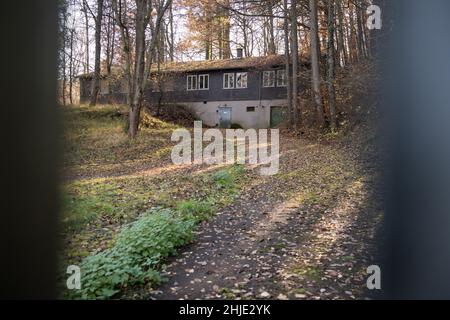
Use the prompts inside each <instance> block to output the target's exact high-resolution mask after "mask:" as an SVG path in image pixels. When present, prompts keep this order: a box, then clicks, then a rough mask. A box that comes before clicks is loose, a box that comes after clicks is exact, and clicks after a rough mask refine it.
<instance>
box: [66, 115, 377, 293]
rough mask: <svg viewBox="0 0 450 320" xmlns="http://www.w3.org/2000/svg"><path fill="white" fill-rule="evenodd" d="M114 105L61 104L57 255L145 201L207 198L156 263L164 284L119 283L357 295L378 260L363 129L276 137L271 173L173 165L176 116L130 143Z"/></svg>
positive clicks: (110, 237)
mask: <svg viewBox="0 0 450 320" xmlns="http://www.w3.org/2000/svg"><path fill="white" fill-rule="evenodd" d="M120 112H122V111H121V109H120V108H118V107H111V106H105V107H96V108H95V109H92V108H91V109H90V108H88V107H72V109H70V108H67V109H65V110H64V116H65V119H66V125H65V127H66V133H65V143H64V147H65V151H66V152H65V154H66V156H65V167H64V171H63V172H64V176H65V177H66V180H65V181H66V182H65V186H64V189H63V195H64V196H63V209H64V210H63V211H64V215H63V232H62V237H63V239H64V248H65V251H64V254H63V257H64V259H63V265H67V264H77V263H79V262H80V261H81V260H82V259H83V258H84V257H86V256H88V255H92V254H94V253H96V252H100V251H103V250H105V249H107V248H110V247H111V246H112V245H113V244H114V241H115V237H116V236H117V234H118V232H119V231H120V230H121V229H122V228H123V226H124V225H125V224H127V223H129V222H131V221H135V220H136V219H138V218H139V216H140V215H141V214H142V213H143V212H145V211H147V210H148V209H150V208H153V207H165V208H179V206H180V204H186V203H188V204H189V201H192V200H196V201H203V202H207V203H212V207H213V208H214V213H215V215H214V216H213V217H212V218H210V219H209V220H208V221H205V222H204V223H202V224H200V226H199V228H198V229H197V231H196V236H195V239H194V242H193V243H192V244H190V245H188V246H186V247H184V248H182V249H181V250H180V252H179V255H177V256H175V257H172V258H170V259H169V260H168V261H167V262H166V264H165V265H161V266H160V269H161V272H162V275H163V276H164V278H166V282H165V283H163V284H162V285H159V286H156V285H155V284H152V283H148V284H143V285H140V286H134V287H132V288H127V289H126V290H124V291H123V292H122V293H121V294H120V295H118V296H117V297H123V298H137V299H195V298H204V299H224V298H227V299H256V298H276V299H361V298H364V297H366V295H367V292H366V291H365V287H366V276H367V275H366V273H365V271H366V268H367V267H368V266H369V265H372V264H377V261H376V258H375V256H376V246H375V244H376V240H377V239H376V233H377V230H378V228H379V226H380V225H381V222H382V217H383V210H382V206H381V195H380V191H379V183H378V174H379V167H378V166H376V163H377V162H376V161H375V160H376V157H375V156H376V153H375V149H374V148H373V147H372V143H373V141H374V138H375V136H374V135H375V133H374V131H373V130H365V129H364V130H359V131H358V130H357V131H355V132H353V134H351V135H347V136H345V137H342V136H335V137H329V138H328V139H322V141H317V140H316V141H307V140H304V139H299V138H296V137H293V136H291V135H286V134H283V135H281V137H280V143H281V156H280V171H279V173H278V174H277V175H275V176H271V177H264V176H260V175H259V174H258V170H257V169H258V168H253V167H249V166H245V168H243V169H242V170H241V169H240V171H239V173H238V174H236V175H235V177H234V180H233V181H232V183H231V184H223V185H222V184H219V185H218V184H217V181H215V179H214V173H215V172H218V171H220V170H223V166H217V165H216V166H206V165H199V166H174V165H172V163H171V161H170V151H171V147H172V146H173V143H171V142H170V134H171V132H172V130H173V129H175V128H176V126H174V125H171V124H168V123H163V122H158V121H157V120H155V121H153V122H151V123H150V125H149V127H148V128H143V129H142V131H141V133H140V135H139V138H138V139H137V140H136V141H131V142H130V141H129V140H128V139H127V138H126V135H125V134H124V131H123V129H122V128H123V119H122V118H121V117H120Z"/></svg>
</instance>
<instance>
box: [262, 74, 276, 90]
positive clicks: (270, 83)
mask: <svg viewBox="0 0 450 320" xmlns="http://www.w3.org/2000/svg"><path fill="white" fill-rule="evenodd" d="M263 87H266V88H270V87H275V71H264V73H263Z"/></svg>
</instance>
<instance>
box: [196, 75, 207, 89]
mask: <svg viewBox="0 0 450 320" xmlns="http://www.w3.org/2000/svg"><path fill="white" fill-rule="evenodd" d="M198 90H209V74H200V75H199V76H198Z"/></svg>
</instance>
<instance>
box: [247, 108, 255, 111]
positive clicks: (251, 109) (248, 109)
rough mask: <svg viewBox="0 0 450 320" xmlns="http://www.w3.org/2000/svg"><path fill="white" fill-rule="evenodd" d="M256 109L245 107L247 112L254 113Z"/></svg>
mask: <svg viewBox="0 0 450 320" xmlns="http://www.w3.org/2000/svg"><path fill="white" fill-rule="evenodd" d="M255 109H256V107H247V112H255Z"/></svg>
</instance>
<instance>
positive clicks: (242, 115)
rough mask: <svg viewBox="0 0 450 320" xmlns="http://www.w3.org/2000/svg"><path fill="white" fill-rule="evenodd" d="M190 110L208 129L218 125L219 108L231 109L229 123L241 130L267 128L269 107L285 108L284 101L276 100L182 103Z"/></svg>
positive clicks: (285, 103)
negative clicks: (250, 110)
mask: <svg viewBox="0 0 450 320" xmlns="http://www.w3.org/2000/svg"><path fill="white" fill-rule="evenodd" d="M179 104H182V105H185V106H186V107H188V108H189V109H190V110H192V111H193V112H194V113H195V114H196V116H197V117H198V118H199V119H201V120H202V121H203V123H204V124H205V125H207V126H210V127H216V126H218V124H219V107H229V108H231V123H235V124H239V125H240V126H241V127H243V128H269V127H270V107H272V106H277V107H280V106H281V107H286V105H287V102H286V100H285V99H276V100H261V101H260V100H248V101H211V102H207V103H203V102H182V103H179ZM247 107H255V111H254V112H247Z"/></svg>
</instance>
